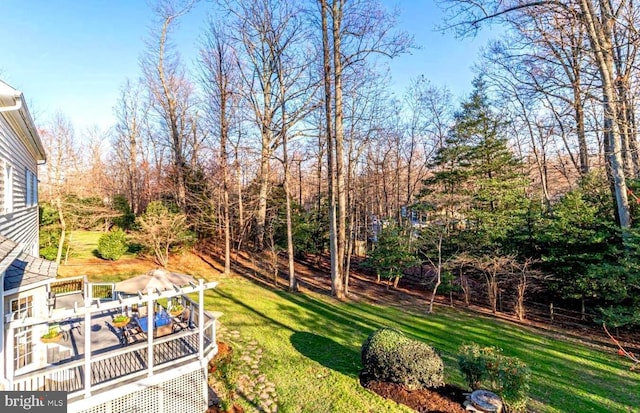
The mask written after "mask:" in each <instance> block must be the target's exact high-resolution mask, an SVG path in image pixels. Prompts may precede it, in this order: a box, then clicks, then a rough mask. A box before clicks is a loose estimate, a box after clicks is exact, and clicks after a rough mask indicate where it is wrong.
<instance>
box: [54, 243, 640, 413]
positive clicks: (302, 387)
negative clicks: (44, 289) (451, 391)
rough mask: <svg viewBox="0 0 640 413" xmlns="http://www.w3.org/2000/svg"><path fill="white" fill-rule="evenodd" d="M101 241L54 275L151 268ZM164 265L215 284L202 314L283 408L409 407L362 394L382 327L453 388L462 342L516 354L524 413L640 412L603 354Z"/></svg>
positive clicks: (628, 381) (627, 384) (483, 325)
mask: <svg viewBox="0 0 640 413" xmlns="http://www.w3.org/2000/svg"><path fill="white" fill-rule="evenodd" d="M94 234H98V235H94ZM99 235H100V233H89V234H84V233H74V240H75V241H76V242H80V240H82V242H87V244H86V246H83V247H82V248H84V252H82V251H81V253H80V256H87V257H91V259H87V260H81V259H78V258H77V256H76V257H74V258H73V259H72V260H71V262H70V264H71V265H69V266H62V267H60V273H61V274H64V275H66V276H71V275H78V274H88V275H89V278H90V279H91V280H93V281H114V282H115V281H119V280H121V279H125V278H128V277H130V276H131V275H134V274H139V273H142V272H144V271H146V270H148V269H151V268H154V267H155V266H154V265H153V264H152V263H150V262H148V261H145V260H142V259H135V260H133V259H124V258H123V259H121V260H118V261H115V262H104V261H103V262H102V263H100V262H99V261H102V260H99V259H96V258H95V257H93V255H91V252H90V251H91V250H93V249H95V246H96V245H97V238H98V237H99ZM170 269H171V270H173V271H179V272H185V273H190V274H193V275H195V276H197V277H202V276H204V277H205V278H207V279H209V280H216V279H218V281H219V282H220V283H219V285H218V288H216V289H215V290H213V291H209V292H207V294H206V304H207V309H208V310H210V311H221V312H223V313H224V315H223V317H222V319H221V321H222V323H223V327H224V329H225V330H226V332H230V331H231V332H233V331H237V332H238V333H239V334H238V335H235V336H234V335H229V334H222V335H220V336H219V337H225V340H227V342H228V344H230V345H231V346H232V348H233V349H234V353H235V354H236V357H238V356H239V354H240V353H241V352H242V351H243V349H244V348H245V347H247V346H248V344H247V343H249V342H255V343H257V345H258V346H259V347H260V350H261V351H262V353H261V354H262V359H261V361H260V370H261V371H262V372H263V373H265V374H266V378H267V380H268V381H269V382H273V383H274V384H275V385H276V390H277V400H278V407H279V410H278V411H281V412H349V413H350V412H363V413H364V412H384V411H387V412H401V411H406V412H409V411H411V410H410V409H408V408H405V407H404V406H399V405H397V404H396V403H394V402H391V401H387V400H384V399H382V398H380V397H379V396H377V395H376V394H374V393H372V392H369V391H368V390H365V389H363V388H362V387H361V386H360V384H359V381H358V374H359V371H360V345H361V344H362V342H363V341H364V340H365V339H366V337H367V336H368V335H369V334H370V333H371V332H372V331H374V330H375V329H377V328H380V327H383V326H389V327H395V328H398V329H400V330H403V331H404V332H405V333H407V334H409V335H411V336H413V337H416V338H418V339H420V340H423V341H425V342H426V343H428V344H430V345H432V346H433V347H435V348H436V349H437V350H438V351H439V352H440V353H441V355H442V357H443V360H444V362H445V376H446V381H447V382H449V383H453V384H457V385H459V386H464V383H463V380H462V377H461V375H460V374H459V373H458V369H457V364H456V352H457V349H458V347H459V346H460V345H461V344H463V343H468V342H477V343H479V344H481V345H495V346H498V347H501V348H502V349H503V350H504V353H505V354H506V355H508V356H517V357H519V358H521V359H522V360H523V361H525V362H526V363H527V364H528V365H529V367H531V370H532V373H533V378H532V383H531V392H530V394H531V397H532V400H531V403H530V408H531V411H534V412H581V413H582V412H603V413H605V412H606V413H610V412H640V372H631V371H629V363H627V362H626V360H625V359H624V358H622V357H619V356H617V355H616V354H615V351H613V350H611V349H604V348H595V347H591V346H586V345H583V344H581V343H579V342H577V341H576V340H569V339H564V338H561V337H556V336H554V335H552V334H550V333H546V332H541V331H535V330H531V329H527V328H522V327H519V326H517V325H514V324H510V323H507V322H503V321H500V320H496V319H494V318H491V317H486V316H482V315H478V314H475V313H468V312H466V311H463V310H457V309H451V308H448V307H437V308H436V313H435V314H430V315H427V314H415V313H411V312H408V311H402V310H400V309H397V308H394V307H391V306H377V305H370V304H366V303H363V302H339V301H336V300H334V299H332V298H331V297H328V296H324V295H320V294H315V293H312V292H308V291H305V292H304V294H302V293H301V294H290V293H287V292H283V291H274V290H272V289H270V288H265V287H263V286H260V285H258V284H255V283H254V282H252V281H249V280H247V279H245V278H242V277H239V276H232V277H220V276H218V275H217V274H218V271H216V270H212V269H211V267H210V266H209V265H208V264H206V263H205V262H204V261H202V260H200V259H199V258H198V257H195V256H193V255H190V254H185V255H183V256H176V257H172V260H171V264H170ZM234 337H239V338H234ZM243 404H244V405H245V407H250V406H251V403H249V402H246V401H245V402H243ZM247 411H252V410H251V409H248V410H247Z"/></svg>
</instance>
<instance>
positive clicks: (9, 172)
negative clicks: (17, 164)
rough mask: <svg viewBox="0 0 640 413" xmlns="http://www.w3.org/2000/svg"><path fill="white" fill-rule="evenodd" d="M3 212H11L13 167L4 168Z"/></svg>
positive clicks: (6, 165)
mask: <svg viewBox="0 0 640 413" xmlns="http://www.w3.org/2000/svg"><path fill="white" fill-rule="evenodd" d="M4 211H5V212H7V213H11V212H13V167H12V166H11V165H9V164H5V166H4Z"/></svg>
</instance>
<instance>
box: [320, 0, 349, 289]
mask: <svg viewBox="0 0 640 413" xmlns="http://www.w3.org/2000/svg"><path fill="white" fill-rule="evenodd" d="M319 1H320V6H321V14H322V57H323V59H322V60H323V62H322V63H323V78H324V105H325V120H326V135H327V183H328V195H329V201H328V202H329V257H330V259H331V294H332V295H333V296H336V297H340V296H342V293H343V290H342V278H341V276H342V275H341V274H340V272H339V271H338V259H337V255H338V236H337V217H336V194H335V192H336V179H335V175H336V172H335V170H336V166H335V159H334V156H335V154H334V149H333V148H334V138H333V132H334V125H333V122H332V120H333V116H332V113H333V105H332V95H333V94H332V92H331V60H330V53H331V51H330V47H329V27H328V23H327V15H328V14H329V7H328V5H327V0H319Z"/></svg>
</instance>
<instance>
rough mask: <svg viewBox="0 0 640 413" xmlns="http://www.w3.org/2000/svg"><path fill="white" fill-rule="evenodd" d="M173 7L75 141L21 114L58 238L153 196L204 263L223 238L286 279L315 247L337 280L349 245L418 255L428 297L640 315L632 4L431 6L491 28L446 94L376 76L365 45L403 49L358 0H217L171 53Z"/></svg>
mask: <svg viewBox="0 0 640 413" xmlns="http://www.w3.org/2000/svg"><path fill="white" fill-rule="evenodd" d="M193 7H194V2H193V1H179V0H160V1H157V2H156V3H155V6H154V13H155V16H156V22H155V24H154V26H153V27H152V28H151V29H150V32H149V35H148V37H147V39H146V40H147V41H146V46H145V49H144V52H143V54H142V56H141V60H140V66H141V77H140V79H136V80H127V81H126V82H125V83H124V84H123V87H122V91H121V95H120V99H119V101H118V102H116V103H115V113H116V115H117V123H116V124H115V125H114V126H113V128H112V129H111V130H109V131H108V132H106V133H100V132H98V131H90V132H88V136H85V139H84V142H85V143H84V144H83V145H81V144H79V141H78V139H77V136H76V134H75V133H74V130H73V126H72V125H70V122H69V121H68V120H66V118H65V117H64V116H63V115H59V116H57V117H56V118H55V119H53V121H52V122H51V123H50V125H49V126H48V127H46V128H44V130H43V131H42V137H43V140H44V141H45V146H46V147H47V148H48V150H49V158H48V162H47V165H46V170H45V171H43V172H44V173H42V174H41V181H42V185H41V192H42V194H41V197H42V199H43V200H44V201H47V202H48V203H49V204H50V206H51V208H52V209H49V210H48V211H49V213H47V214H43V215H44V216H46V217H48V221H47V222H48V223H50V224H52V225H58V226H59V227H60V228H62V229H63V231H62V233H63V234H64V229H65V228H69V227H72V226H74V225H75V226H82V225H85V226H86V225H95V224H96V223H98V222H99V223H100V224H101V225H105V226H106V227H109V226H111V225H113V224H116V225H118V226H120V227H123V228H124V229H126V230H134V229H135V222H136V221H135V217H136V216H141V215H142V214H143V213H144V212H145V210H146V209H147V206H148V205H150V204H152V203H153V205H154V207H153V208H154V211H155V210H157V206H158V204H157V202H155V201H161V202H162V203H163V204H165V206H166V207H167V208H168V209H167V211H172V212H171V213H175V214H181V215H184V216H185V217H186V222H187V223H188V226H189V229H190V231H191V233H192V234H193V235H194V236H195V238H196V239H200V240H203V239H213V240H215V241H216V242H217V243H218V244H219V245H220V246H221V250H222V251H224V257H225V270H226V271H229V270H230V264H231V260H232V253H231V252H232V250H233V249H234V248H237V249H240V248H250V249H254V250H256V251H262V252H265V251H269V252H271V253H272V254H273V255H275V254H278V253H279V252H283V254H284V255H286V256H287V257H289V265H288V268H287V269H286V271H287V272H288V274H289V280H290V283H289V286H290V288H291V289H292V290H293V289H295V288H296V279H295V272H294V267H293V259H294V257H295V256H296V255H299V254H305V253H307V254H309V253H323V252H328V253H329V254H330V257H331V268H332V273H331V279H332V293H333V294H334V295H335V296H337V297H345V296H346V295H347V294H348V291H349V278H348V274H349V269H350V268H349V266H350V263H351V256H352V255H353V254H360V253H361V252H364V251H368V252H369V253H370V254H369V255H370V258H369V260H368V263H369V265H371V266H373V267H374V268H376V270H377V272H378V274H380V275H381V276H383V277H386V278H389V279H396V280H397V278H398V277H401V276H402V275H403V274H404V271H405V270H408V269H409V268H412V267H416V266H417V265H420V264H421V263H423V264H427V265H428V266H429V270H428V271H426V275H425V277H426V281H427V282H428V284H429V286H430V287H432V288H433V293H434V295H435V293H436V292H437V291H438V289H439V288H440V289H441V290H440V291H443V290H442V288H445V287H446V288H449V289H458V290H459V291H461V293H462V294H464V295H465V296H467V297H468V296H469V294H484V295H486V297H487V298H488V301H489V303H490V305H491V306H492V308H493V310H494V311H496V301H497V297H498V296H502V294H505V295H507V296H509V297H511V301H512V302H513V311H515V312H516V314H518V315H519V316H521V317H524V316H525V309H524V299H525V297H526V296H527V295H536V296H537V297H538V298H539V299H544V300H565V302H567V303H569V304H574V303H577V304H578V305H583V306H589V307H591V308H598V309H600V311H601V314H602V317H603V318H604V319H607V320H610V321H609V322H611V323H615V324H616V325H620V326H621V325H635V324H638V323H640V315H639V314H640V312H639V311H637V310H638V308H639V307H640V299H639V298H638V297H640V295H639V294H638V293H639V292H640V291H639V290H640V277H639V276H638V274H640V273H639V270H640V269H639V268H638V264H640V257H639V256H638V246H640V242H639V241H640V240H639V239H638V235H637V234H636V224H635V221H634V217H635V216H636V215H637V211H636V210H637V208H636V204H637V200H638V198H637V196H636V193H635V188H636V187H638V183H637V178H638V175H639V174H640V159H639V158H638V152H637V145H638V141H637V132H636V125H635V113H636V112H637V102H636V100H637V99H636V96H637V92H638V86H637V83H638V70H637V65H636V63H635V60H636V52H637V46H638V42H639V41H640V40H639V39H638V38H637V31H636V20H638V17H637V12H636V10H635V6H634V5H633V3H631V2H627V1H618V2H604V3H603V2H598V3H596V2H592V1H591V0H573V1H551V2H532V3H531V4H527V3H526V2H513V3H510V2H506V3H505V2H503V1H501V2H495V4H493V2H490V1H486V2H485V1H481V2H468V3H467V2H465V1H463V0H450V1H447V2H445V3H443V7H446V8H447V11H448V12H449V13H450V20H449V21H448V23H447V24H448V25H449V26H450V27H451V28H453V29H459V31H460V33H463V34H464V33H469V32H470V31H473V30H475V29H477V28H478V27H479V25H481V24H483V23H485V22H486V23H490V22H492V21H493V22H496V23H499V24H500V28H501V30H503V31H504V33H503V35H502V36H501V40H500V41H495V42H493V43H491V44H489V45H488V46H487V47H486V48H485V49H484V50H483V52H482V55H481V57H480V58H479V61H478V76H477V77H476V79H475V81H474V83H473V85H470V86H472V91H471V93H470V94H469V95H468V96H467V97H466V98H464V99H463V100H462V102H460V103H456V102H454V101H453V99H452V96H451V94H450V92H449V91H448V90H447V89H446V88H444V87H440V86H438V85H435V84H433V83H431V82H430V81H429V80H428V79H426V78H424V77H421V78H417V79H414V80H413V81H412V82H411V85H410V87H408V88H407V90H406V91H402V92H398V91H395V92H396V94H394V93H392V91H390V90H388V86H387V84H388V83H389V82H388V78H387V75H386V74H385V68H386V66H385V62H386V61H387V60H388V59H390V58H393V57H395V56H397V55H399V54H401V53H405V52H408V51H409V50H410V48H411V47H412V46H413V44H412V40H411V37H410V35H408V34H407V33H404V32H402V31H400V30H398V28H397V26H396V22H395V19H396V17H397V12H395V11H389V10H386V9H385V8H384V7H383V6H382V5H381V4H380V3H378V2H376V1H365V0H316V1H312V0H308V1H294V0H279V1H275V0H257V1H256V0H251V1H249V0H234V1H224V0H220V1H218V2H215V5H212V6H211V17H210V19H209V23H208V25H207V28H206V31H205V32H203V33H202V36H201V41H200V53H199V59H198V61H197V63H196V64H194V65H187V64H185V62H183V61H182V60H181V56H180V51H179V50H178V49H177V48H176V47H175V46H174V44H173V42H172V40H173V38H174V36H175V34H176V32H177V31H178V30H180V26H179V25H180V21H181V18H182V17H183V16H184V15H186V14H187V13H189V12H191V11H192V9H193ZM488 10H490V12H487V11H488ZM481 13H485V14H481ZM487 13H488V14H487ZM422 46H423V47H427V48H428V47H429V45H422ZM105 137H106V138H108V140H109V145H108V146H109V148H108V151H106V150H105V149H106V148H104V146H103V145H101V140H102V139H104V138H105ZM89 138H92V139H89ZM105 153H106V154H107V155H105ZM629 200H631V202H630V201H629ZM82 205H84V206H85V207H86V208H85V209H83V208H81V207H80V206H82ZM87 205H88V206H87ZM82 211H84V215H83V212H82ZM87 211H90V212H87ZM123 214H124V215H123ZM87 215H90V216H91V218H92V220H88V219H86V216H87ZM82 216H85V218H84V220H83V219H81V218H78V217H82ZM123 217H126V219H125V218H123ZM48 243H49V244H52V243H54V244H55V243H58V245H59V246H60V248H57V249H58V251H62V250H63V248H62V246H63V244H64V235H63V236H62V237H59V238H56V239H55V240H53V241H52V240H48ZM43 244H47V243H46V242H45V243H43ZM43 246H44V245H43ZM60 255H61V252H58V259H60ZM282 270H285V269H282Z"/></svg>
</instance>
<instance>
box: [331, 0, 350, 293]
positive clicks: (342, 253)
mask: <svg viewBox="0 0 640 413" xmlns="http://www.w3.org/2000/svg"><path fill="white" fill-rule="evenodd" d="M343 4H344V3H343V0H334V2H333V14H332V15H333V82H334V109H335V118H334V123H335V127H334V138H335V151H336V157H335V166H336V185H337V191H336V192H337V194H336V195H337V222H336V228H337V242H336V246H337V249H336V287H337V291H336V297H338V298H344V297H345V295H346V294H345V293H347V292H346V291H344V278H345V274H344V267H345V259H346V241H347V234H346V232H347V196H346V191H345V177H344V125H343V102H342V54H341V41H342V38H341V36H342V33H341V27H342V7H343Z"/></svg>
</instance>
